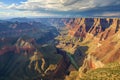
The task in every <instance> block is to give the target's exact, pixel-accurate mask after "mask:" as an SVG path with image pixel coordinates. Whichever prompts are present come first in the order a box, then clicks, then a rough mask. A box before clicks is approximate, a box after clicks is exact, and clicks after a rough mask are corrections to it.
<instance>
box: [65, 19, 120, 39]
mask: <svg viewBox="0 0 120 80" xmlns="http://www.w3.org/2000/svg"><path fill="white" fill-rule="evenodd" d="M119 24H120V19H118V18H113V19H110V18H104V19H101V18H76V19H71V20H70V22H69V23H68V24H67V26H68V27H69V28H70V30H69V35H70V36H72V37H73V36H75V37H81V38H83V39H84V38H87V37H86V36H88V35H89V34H91V35H93V37H94V36H96V37H98V38H100V40H104V39H107V38H108V37H109V36H112V35H113V34H115V33H116V32H117V31H118V29H119Z"/></svg>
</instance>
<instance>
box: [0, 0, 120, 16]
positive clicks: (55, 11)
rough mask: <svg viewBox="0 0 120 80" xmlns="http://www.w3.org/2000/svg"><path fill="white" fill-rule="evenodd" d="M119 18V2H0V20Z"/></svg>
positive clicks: (17, 0)
mask: <svg viewBox="0 0 120 80" xmlns="http://www.w3.org/2000/svg"><path fill="white" fill-rule="evenodd" d="M15 17H120V0H0V18H15Z"/></svg>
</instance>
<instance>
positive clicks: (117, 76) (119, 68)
mask: <svg viewBox="0 0 120 80" xmlns="http://www.w3.org/2000/svg"><path fill="white" fill-rule="evenodd" d="M88 79H89V80H120V64H119V63H110V64H108V65H106V66H105V67H103V68H98V69H95V70H90V71H88V72H87V73H86V74H85V75H84V76H83V77H82V78H80V80H88Z"/></svg>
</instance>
